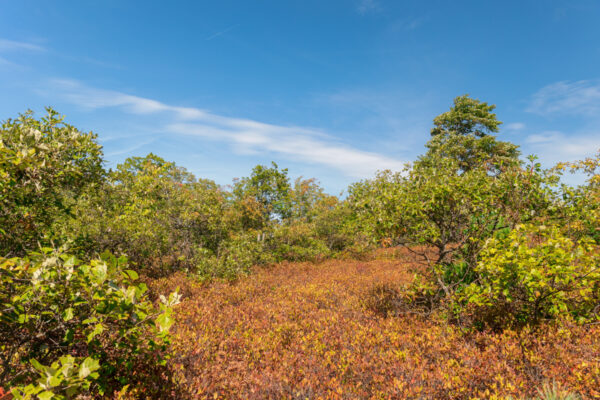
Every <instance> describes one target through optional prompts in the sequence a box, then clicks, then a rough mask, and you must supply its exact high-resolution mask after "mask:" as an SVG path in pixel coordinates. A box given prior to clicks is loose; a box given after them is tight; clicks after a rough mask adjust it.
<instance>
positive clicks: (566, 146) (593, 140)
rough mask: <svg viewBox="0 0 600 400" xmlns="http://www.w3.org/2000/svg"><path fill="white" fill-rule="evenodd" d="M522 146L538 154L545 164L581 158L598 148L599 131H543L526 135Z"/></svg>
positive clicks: (599, 140)
mask: <svg viewBox="0 0 600 400" xmlns="http://www.w3.org/2000/svg"><path fill="white" fill-rule="evenodd" d="M524 147H525V148H526V150H528V151H529V152H531V153H534V154H537V155H539V156H540V159H541V160H542V161H544V162H545V163H546V164H547V165H551V164H555V163H557V162H559V161H575V160H581V159H583V158H585V157H589V156H592V155H593V154H595V153H597V152H598V151H599V150H600V132H598V133H587V134H577V135H574V134H570V135H565V134H564V133H562V132H559V131H544V132H541V133H537V134H534V135H530V136H528V137H527V138H526V139H525V146H524Z"/></svg>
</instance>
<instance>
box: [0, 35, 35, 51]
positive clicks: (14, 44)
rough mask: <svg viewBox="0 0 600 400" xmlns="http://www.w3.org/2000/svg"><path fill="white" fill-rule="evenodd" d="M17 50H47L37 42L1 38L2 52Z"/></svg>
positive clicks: (0, 46) (0, 48)
mask: <svg viewBox="0 0 600 400" xmlns="http://www.w3.org/2000/svg"><path fill="white" fill-rule="evenodd" d="M15 50H26V51H46V49H45V48H44V47H42V46H39V45H37V44H33V43H28V42H20V41H16V40H8V39H2V38H0V52H6V51H15Z"/></svg>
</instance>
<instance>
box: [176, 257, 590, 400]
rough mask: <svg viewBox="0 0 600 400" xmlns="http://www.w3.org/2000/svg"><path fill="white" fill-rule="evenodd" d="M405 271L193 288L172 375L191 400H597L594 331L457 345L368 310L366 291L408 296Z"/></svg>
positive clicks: (273, 273) (340, 270) (428, 324)
mask: <svg viewBox="0 0 600 400" xmlns="http://www.w3.org/2000/svg"><path fill="white" fill-rule="evenodd" d="M413 267H415V268H416V267H417V266H415V265H413V264H410V263H409V257H408V256H407V255H406V254H405V255H404V259H402V255H399V257H398V258H397V259H394V260H374V261H369V262H363V261H327V262H324V263H321V264H317V265H315V264H309V263H286V264H280V265H276V266H274V267H273V268H270V269H269V270H259V271H258V272H257V273H255V274H253V275H250V276H248V277H246V278H244V279H241V280H239V281H238V282H236V283H234V284H230V283H225V282H213V283H212V284H210V285H205V286H197V287H194V288H193V289H192V292H193V293H192V295H191V297H189V298H188V299H187V300H185V301H184V302H183V303H182V304H180V305H179V306H177V307H178V308H177V312H176V314H177V323H176V324H175V326H174V336H175V337H174V340H173V342H174V351H175V352H176V356H175V358H174V360H173V361H174V364H173V366H172V367H173V368H176V369H178V370H179V371H181V373H182V375H183V376H184V387H186V388H187V389H188V391H189V395H190V396H191V397H193V398H197V399H215V398H216V399H269V398H272V399H280V398H286V399H287V398H301V399H306V398H309V399H418V398H421V399H475V398H479V399H504V398H506V397H507V396H512V397H513V398H516V399H519V398H529V397H535V396H537V395H538V392H537V389H538V388H540V387H542V385H543V384H544V383H545V382H557V384H558V385H560V386H561V387H562V388H564V389H565V390H569V391H571V392H575V393H578V394H580V395H581V396H582V398H583V399H596V398H600V327H599V326H593V325H592V326H577V325H569V324H568V323H564V324H562V325H559V324H553V325H541V326H540V327H539V328H537V329H536V330H535V331H533V330H528V329H524V330H520V331H518V332H517V331H512V330H505V331H504V332H502V333H491V332H475V333H471V334H469V335H465V334H464V333H462V332H461V330H460V329H459V328H458V327H456V326H453V325H452V324H448V323H447V322H446V321H445V320H443V319H442V318H438V317H436V314H435V313H433V314H430V315H429V316H427V317H426V318H424V317H422V316H418V315H411V314H403V313H400V314H399V315H398V316H396V317H390V318H374V316H373V313H372V312H369V311H367V310H365V308H364V305H363V297H364V294H365V288H372V287H374V286H375V285H377V284H380V283H381V282H387V283H388V284H389V285H391V286H392V287H400V286H401V285H405V284H408V283H410V282H411V280H412V274H411V273H410V272H409V271H410V270H412V269H413Z"/></svg>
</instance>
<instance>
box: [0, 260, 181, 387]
mask: <svg viewBox="0 0 600 400" xmlns="http://www.w3.org/2000/svg"><path fill="white" fill-rule="evenodd" d="M126 263H127V260H126V259H125V258H124V257H121V258H118V259H117V258H115V257H114V256H111V255H109V254H106V255H103V256H102V257H101V258H99V259H93V260H91V261H90V262H88V263H83V262H81V261H80V260H78V259H76V258H75V257H73V256H70V255H68V254H64V253H60V252H56V251H54V250H52V249H43V251H42V252H41V253H31V254H29V256H28V257H25V258H12V259H5V258H2V259H0V305H1V308H2V309H1V313H0V322H1V323H0V360H1V362H2V364H1V365H0V381H1V382H5V383H7V384H8V386H9V387H12V388H13V393H14V394H15V396H17V397H19V396H22V397H24V398H32V397H28V396H33V395H37V396H38V397H39V398H50V397H51V396H50V395H51V394H52V395H55V396H56V398H61V396H66V397H68V398H70V397H72V396H73V395H74V393H76V392H78V391H83V390H85V391H87V390H89V391H90V392H91V393H94V394H97V395H109V394H111V393H113V392H114V391H115V390H120V389H121V388H123V387H124V386H125V385H129V384H130V385H131V386H133V387H135V386H140V385H142V386H144V387H145V388H146V390H147V394H148V395H157V394H158V393H160V392H161V391H163V390H167V389H168V385H167V384H166V383H168V379H167V378H166V376H165V374H166V373H167V369H166V368H165V366H164V365H165V362H166V358H167V352H166V350H167V345H168V344H169V335H168V332H169V327H170V325H171V324H172V317H171V306H172V305H174V304H176V303H177V301H178V295H177V294H176V293H173V294H171V296H169V299H166V298H164V297H162V299H161V304H160V308H159V309H156V308H155V307H154V306H153V305H152V303H151V302H149V301H148V300H147V297H146V296H147V293H146V291H147V288H146V285H144V284H143V283H141V284H136V283H135V281H136V280H137V273H135V272H134V271H132V270H128V269H126V267H127V264H126ZM159 376H163V377H164V381H163V382H160V383H159V382H157V377H159ZM42 393H45V394H43V395H42ZM44 396H45V397H44Z"/></svg>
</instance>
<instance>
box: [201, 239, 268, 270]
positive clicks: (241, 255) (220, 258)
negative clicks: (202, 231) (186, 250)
mask: <svg viewBox="0 0 600 400" xmlns="http://www.w3.org/2000/svg"><path fill="white" fill-rule="evenodd" d="M274 261H275V260H274V258H273V257H272V255H271V254H270V253H269V252H268V251H265V243H264V241H263V240H261V234H258V233H256V232H248V233H246V234H241V235H237V236H235V237H233V238H230V239H228V240H225V241H224V242H223V243H222V244H221V247H220V248H219V250H218V251H217V254H213V253H212V252H211V251H210V250H208V249H200V251H199V252H198V257H197V260H196V271H197V273H198V276H199V277H200V279H201V280H206V279H211V278H225V279H228V280H234V279H237V278H238V277H240V276H243V275H247V274H249V273H250V272H251V270H252V267H253V266H255V265H264V264H269V263H272V262H274Z"/></svg>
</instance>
